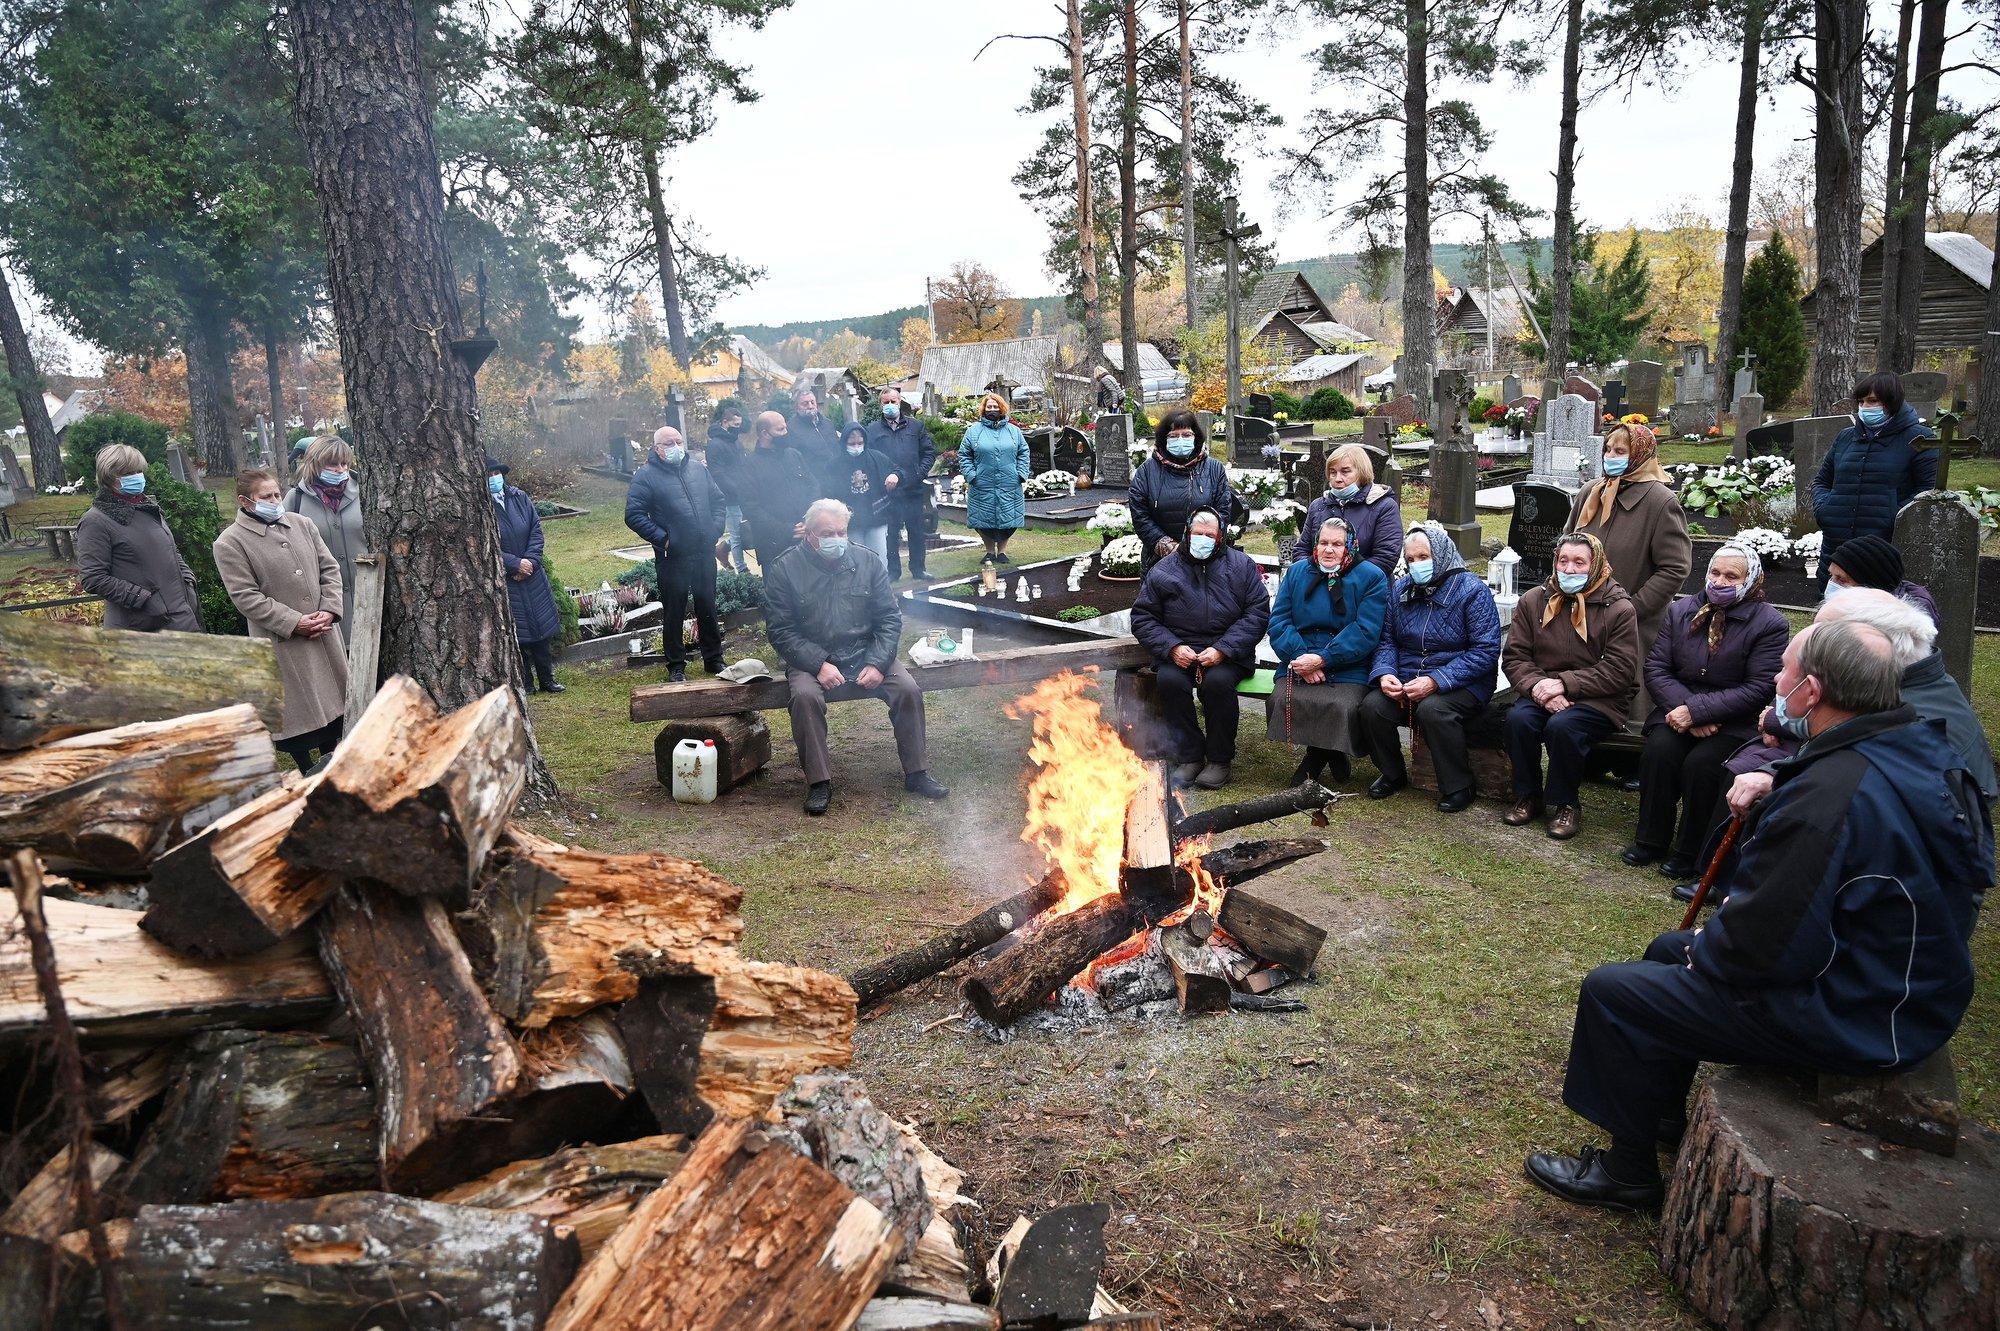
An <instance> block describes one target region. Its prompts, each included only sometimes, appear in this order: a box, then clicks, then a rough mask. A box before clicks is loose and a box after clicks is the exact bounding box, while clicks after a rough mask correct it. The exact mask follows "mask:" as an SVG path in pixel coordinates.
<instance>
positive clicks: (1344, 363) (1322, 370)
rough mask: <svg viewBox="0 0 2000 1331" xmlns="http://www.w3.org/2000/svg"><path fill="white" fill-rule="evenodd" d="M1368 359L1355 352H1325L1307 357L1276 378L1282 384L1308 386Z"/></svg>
mask: <svg viewBox="0 0 2000 1331" xmlns="http://www.w3.org/2000/svg"><path fill="white" fill-rule="evenodd" d="M1366 359H1368V358H1367V357H1366V356H1363V355H1360V354H1359V353H1356V352H1340V353H1335V352H1326V353H1323V354H1321V355H1318V356H1308V357H1306V358H1305V359H1304V360H1302V361H1300V362H1299V363H1298V364H1297V365H1294V366H1292V368H1290V369H1289V370H1286V371H1285V372H1284V373H1282V374H1280V375H1279V376H1278V382H1279V383H1284V384H1309V383H1311V382H1312V381H1313V380H1315V379H1330V378H1332V377H1333V376H1334V375H1336V374H1339V373H1340V372H1341V371H1342V370H1345V369H1347V368H1348V367H1350V366H1353V365H1357V364H1359V363H1360V362H1362V361H1364V360H1366Z"/></svg>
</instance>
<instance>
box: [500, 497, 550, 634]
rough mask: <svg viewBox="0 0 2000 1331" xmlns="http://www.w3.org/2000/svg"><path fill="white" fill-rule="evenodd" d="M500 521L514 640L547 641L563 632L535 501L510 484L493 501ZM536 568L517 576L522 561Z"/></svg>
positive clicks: (502, 552)
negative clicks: (511, 605)
mask: <svg viewBox="0 0 2000 1331" xmlns="http://www.w3.org/2000/svg"><path fill="white" fill-rule="evenodd" d="M495 506H496V507H497V509H498V510H499V511H498V512H497V513H496V514H495V516H496V517H498V518H499V519H500V559H501V565H502V567H503V568H504V569H505V570H506V573H507V599H508V600H509V601H511V602H512V603H513V605H514V637H515V638H516V639H517V640H518V641H521V642H546V641H548V640H549V639H550V638H553V637H555V636H556V634H558V633H560V632H562V617H561V616H560V615H558V614H557V613H556V596H555V593H554V592H553V591H551V590H550V589H549V575H548V570H546V569H544V568H543V567H542V519H541V516H540V515H539V514H537V513H536V512H535V501H534V500H532V499H530V498H528V495H527V492H526V491H524V490H522V489H521V488H520V487H519V486H514V485H510V486H508V487H507V488H506V489H504V490H502V491H501V492H500V498H499V499H498V500H496V501H495ZM524 559H525V560H527V561H528V562H529V563H530V564H533V565H534V566H535V568H534V572H532V573H530V574H529V575H528V576H527V577H526V578H522V577H520V576H519V575H520V572H521V561H522V560H524Z"/></svg>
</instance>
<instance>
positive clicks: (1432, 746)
mask: <svg viewBox="0 0 2000 1331" xmlns="http://www.w3.org/2000/svg"><path fill="white" fill-rule="evenodd" d="M1484 707H1485V704H1484V703H1482V702H1480V701H1479V699H1478V698H1477V697H1475V696H1474V695H1473V693H1472V691H1471V690H1470V689H1453V690H1452V691H1451V692H1449V693H1433V694H1432V695H1431V696H1430V697H1428V698H1426V699H1424V700H1423V701H1422V702H1420V703H1418V704H1417V707H1416V716H1415V720H1414V724H1415V725H1416V727H1417V728H1418V729H1419V730H1421V731H1423V735H1424V747H1426V748H1428V749H1429V750H1430V752H1431V767H1432V769H1433V770H1435V771H1436V772H1437V783H1438V794H1440V795H1455V794H1457V793H1458V792H1459V791H1461V790H1470V789H1472V759H1471V757H1470V756H1469V754H1468V753H1467V745H1466V742H1465V725H1466V722H1468V721H1470V720H1471V719H1472V718H1473V717H1475V716H1477V715H1478V714H1479V712H1480V710H1481V709H1482V708H1484Z"/></svg>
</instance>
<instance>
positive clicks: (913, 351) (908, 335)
mask: <svg viewBox="0 0 2000 1331" xmlns="http://www.w3.org/2000/svg"><path fill="white" fill-rule="evenodd" d="M930 345H931V325H930V321H929V320H928V319H919V318H917V317H916V316H915V315H912V316H911V317H909V318H907V319H905V320H903V327H902V330H901V333H900V336H899V338H898V349H899V352H900V356H901V360H902V362H903V368H904V369H906V370H908V371H910V372H911V373H912V374H914V373H915V372H916V369H917V366H919V365H920V364H922V363H923V359H924V352H925V351H927V350H929V349H930Z"/></svg>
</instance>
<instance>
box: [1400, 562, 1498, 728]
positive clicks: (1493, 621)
mask: <svg viewBox="0 0 2000 1331" xmlns="http://www.w3.org/2000/svg"><path fill="white" fill-rule="evenodd" d="M1499 668H1500V610H1499V607H1497V606H1495V605H1494V604H1493V589H1492V588H1491V587H1488V586H1487V585H1486V584H1485V583H1484V582H1482V581H1480V579H1479V575H1478V574H1477V573H1474V572H1473V571H1472V570H1471V569H1469V568H1466V567H1464V566H1463V565H1460V566H1459V567H1457V568H1454V569H1451V570H1449V571H1447V572H1444V573H1441V574H1439V575H1438V577H1437V580H1436V581H1435V582H1434V583H1433V584H1432V585H1431V588H1430V589H1429V590H1428V591H1425V590H1423V589H1420V588H1418V587H1417V586H1416V585H1415V584H1414V583H1412V582H1411V581H1410V578H1409V575H1408V574H1404V575H1403V576H1402V577H1400V578H1398V579H1396V585H1395V587H1394V588H1393V589H1392V590H1391V592H1390V595H1389V613H1388V615H1387V616H1386V617H1385V618H1384V620H1383V623H1382V645H1381V646H1380V647H1378V648H1376V649H1375V661H1374V664H1372V665H1371V666H1369V668H1368V679H1369V682H1370V683H1373V682H1374V681H1376V680H1378V679H1380V678H1382V676H1384V675H1394V676H1395V677H1396V678H1398V679H1400V680H1403V681H1405V682H1407V681H1409V680H1412V679H1415V678H1416V677H1417V676H1419V675H1429V676H1430V677H1431V679H1432V680H1433V681H1434V682H1435V683H1436V684H1437V686H1438V692H1439V693H1449V692H1451V691H1452V690H1453V689H1469V690H1471V692H1472V696H1473V697H1475V698H1477V699H1479V701H1481V702H1485V701H1487V700H1488V699H1489V698H1491V697H1492V696H1493V684H1494V680H1495V678H1496V676H1495V673H1494V672H1495V671H1497V670H1498V669H1499Z"/></svg>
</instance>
